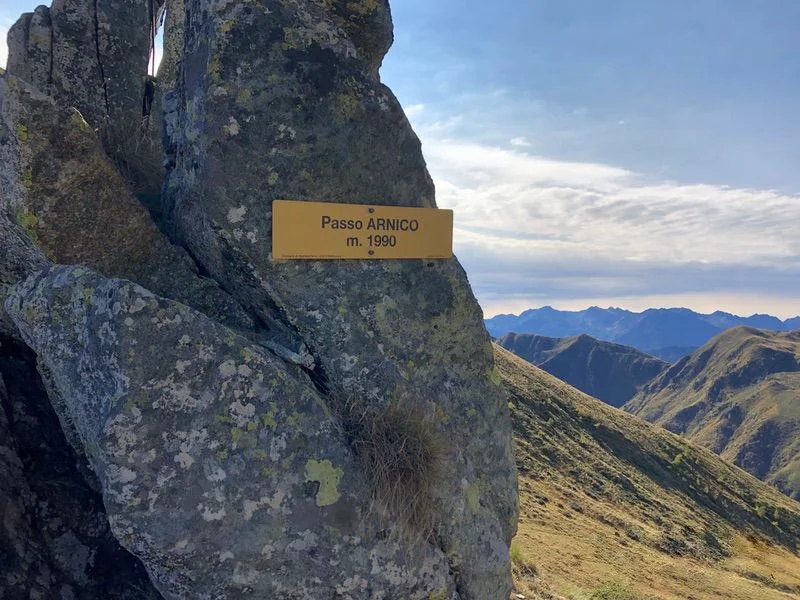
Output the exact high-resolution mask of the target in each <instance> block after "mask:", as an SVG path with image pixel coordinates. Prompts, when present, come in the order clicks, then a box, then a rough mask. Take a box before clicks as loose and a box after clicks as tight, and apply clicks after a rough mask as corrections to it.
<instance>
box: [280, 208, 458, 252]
mask: <svg viewBox="0 0 800 600" xmlns="http://www.w3.org/2000/svg"><path fill="white" fill-rule="evenodd" d="M451 256H453V211H452V210H440V209H436V208H405V207H399V206H378V205H368V204H331V203H328V202H299V201H293V200H275V201H274V202H273V203H272V258H273V259H276V260H281V259H291V258H295V259H298V258H299V259H326V258H350V259H352V258H361V259H376V258H450V257H451Z"/></svg>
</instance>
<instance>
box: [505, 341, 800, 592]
mask: <svg viewBox="0 0 800 600" xmlns="http://www.w3.org/2000/svg"><path fill="white" fill-rule="evenodd" d="M495 353H496V359H497V366H498V369H499V370H500V373H501V375H502V378H503V382H504V385H505V387H506V393H507V397H508V401H509V405H510V407H511V410H512V417H513V420H514V433H515V438H516V442H517V464H518V467H519V470H520V512H521V515H520V526H519V532H518V534H517V537H516V540H515V546H516V547H517V548H518V549H519V552H520V553H521V555H522V556H524V557H525V559H526V560H527V561H528V562H529V563H531V564H532V565H533V566H534V567H535V571H536V573H538V576H525V575H521V574H520V573H519V570H517V571H515V574H516V581H517V586H518V589H519V590H520V593H522V594H524V595H527V596H528V597H530V598H538V597H541V598H548V597H553V598H558V597H563V598H570V597H572V598H580V597H590V598H591V597H592V596H591V593H593V592H587V590H590V591H591V590H595V591H596V590H597V589H598V587H601V586H603V585H604V584H608V585H611V584H610V583H609V582H620V583H621V584H623V585H624V586H625V588H626V589H629V590H630V591H631V592H632V593H636V594H639V595H641V596H642V597H645V598H659V599H671V600H685V599H686V598H690V597H691V598H694V599H696V600H711V599H720V598H730V599H741V600H752V599H754V598H758V599H763V600H779V599H780V600H786V598H789V597H793V595H796V594H798V593H800V558H798V551H800V505H799V504H797V503H796V502H794V501H792V500H791V499H789V498H787V497H786V496H784V495H782V494H780V493H779V492H778V491H777V490H775V489H773V488H771V487H769V486H767V485H764V484H763V483H762V482H759V481H758V480H757V479H755V478H754V477H752V476H750V475H748V474H747V473H745V472H744V471H742V470H740V469H738V468H736V467H734V466H732V465H729V464H727V463H726V462H724V461H723V460H721V459H720V458H719V457H718V456H716V455H714V454H713V453H712V452H710V451H708V450H706V449H704V448H700V447H698V446H695V445H694V444H691V443H689V442H686V441H685V440H682V439H681V438H680V437H678V436H676V435H674V434H672V433H669V432H667V431H664V430H663V429H660V428H658V427H654V426H652V425H650V424H648V423H646V422H644V421H642V420H641V419H638V418H636V417H633V416H631V415H628V414H625V413H623V412H621V411H619V410H616V409H614V408H611V407H609V406H607V405H605V404H603V403H602V402H600V401H598V400H595V399H594V398H590V397H588V396H586V395H584V394H582V393H581V392H579V391H578V390H576V389H574V388H572V387H570V386H568V385H566V384H565V383H563V382H561V381H559V380H557V379H556V378H554V377H552V376H550V375H548V374H546V373H544V372H542V371H541V370H539V369H537V368H536V367H534V366H532V365H530V364H529V363H527V362H525V361H523V360H522V359H520V358H518V357H516V356H514V355H513V354H511V353H510V352H508V351H506V350H504V349H502V348H500V347H496V348H495ZM776 514H777V515H778V519H776V520H775V519H773V518H772V517H773V516H774V515H776ZM536 577H539V578H541V579H537V578H536ZM548 587H549V588H550V589H551V590H554V592H547V591H545V590H546V589H547V588H548ZM601 589H602V587H601ZM547 594H551V595H550V596H548V595H547ZM580 594H584V596H580ZM586 594H588V596H587V595H586Z"/></svg>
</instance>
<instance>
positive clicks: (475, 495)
mask: <svg viewBox="0 0 800 600" xmlns="http://www.w3.org/2000/svg"><path fill="white" fill-rule="evenodd" d="M464 495H465V496H466V498H467V506H469V509H470V510H471V511H472V512H473V513H477V512H479V511H480V509H481V490H480V488H479V487H478V486H477V485H470V486H468V487H467V489H466V490H464Z"/></svg>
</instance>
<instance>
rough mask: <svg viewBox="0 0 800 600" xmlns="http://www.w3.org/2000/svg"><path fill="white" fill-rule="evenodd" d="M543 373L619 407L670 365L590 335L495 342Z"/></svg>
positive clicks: (518, 336) (525, 336) (508, 337)
mask: <svg viewBox="0 0 800 600" xmlns="http://www.w3.org/2000/svg"><path fill="white" fill-rule="evenodd" d="M496 343H497V344H498V345H500V346H502V347H503V348H505V349H506V350H510V351H511V352H513V353H514V354H516V355H517V356H519V357H521V358H523V359H525V360H527V361H528V362H530V363H531V364H533V365H535V366H537V367H539V368H540V369H542V370H543V371H545V372H547V373H550V374H551V375H553V376H555V377H558V378H559V379H560V380H562V381H564V382H566V383H568V384H570V385H571V386H573V387H575V388H577V389H579V390H580V391H582V392H584V393H586V394H589V395H590V396H593V397H595V398H598V399H599V400H602V401H603V402H605V403H606V404H609V405H611V406H614V407H620V406H622V405H623V404H625V402H627V401H628V400H630V399H631V398H632V397H633V396H634V395H635V394H636V392H637V391H638V390H639V389H640V388H641V387H642V386H643V385H644V384H646V383H647V382H649V381H650V380H652V379H653V378H654V377H656V376H657V375H658V374H659V373H660V372H661V371H663V370H664V369H666V368H667V367H669V363H667V362H666V361H663V360H661V359H659V358H655V357H653V356H650V355H648V354H645V353H644V352H641V351H639V350H636V349H635V348H631V347H629V346H624V345H621V344H616V343H613V342H603V341H600V340H597V339H595V338H593V337H591V336H589V335H587V334H585V333H584V334H581V335H579V336H575V337H569V338H551V337H546V336H539V335H535V334H532V333H507V334H505V335H504V336H502V337H501V338H499V339H498V340H497V342H496Z"/></svg>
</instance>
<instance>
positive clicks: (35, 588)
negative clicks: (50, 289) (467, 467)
mask: <svg viewBox="0 0 800 600" xmlns="http://www.w3.org/2000/svg"><path fill="white" fill-rule="evenodd" d="M0 243H2V252H0V303H2V301H4V300H5V296H6V294H7V290H8V287H9V284H13V283H16V282H17V281H18V280H20V279H23V278H25V277H26V276H28V275H30V274H31V273H33V272H35V271H37V270H39V269H42V268H44V267H46V266H47V264H48V263H47V259H46V258H45V256H44V254H43V253H42V252H41V250H40V249H39V248H37V247H36V246H35V244H34V243H33V242H32V241H31V239H30V238H29V237H28V236H27V235H25V233H24V231H23V230H22V229H20V228H19V227H18V226H17V225H16V224H15V223H13V222H11V221H10V220H9V219H8V218H7V216H6V214H5V213H4V212H3V211H1V210H0ZM82 462H83V460H82V459H81V458H80V457H79V456H77V455H76V454H75V452H74V450H73V449H72V448H71V447H70V446H69V445H68V443H67V440H66V438H65V435H64V432H63V431H62V427H61V424H60V423H59V420H58V418H57V417H56V415H55V413H54V412H53V408H52V406H51V404H50V399H49V398H48V395H47V393H46V391H45V386H44V383H43V382H42V380H41V378H40V376H39V374H38V373H37V359H36V355H35V354H34V353H33V352H32V351H31V350H30V349H29V348H27V347H26V346H25V345H24V344H23V343H22V342H21V340H20V336H19V332H18V330H17V328H16V326H15V325H14V324H13V323H12V321H11V320H10V319H9V318H8V316H7V315H6V313H5V311H4V310H3V309H2V306H1V305H0V507H2V508H0V565H2V568H0V597H2V598H4V599H8V600H16V599H23V598H24V599H26V600H28V599H41V600H50V599H59V600H71V599H77V598H87V599H88V598H108V599H110V600H156V599H157V598H158V597H159V596H158V593H157V592H156V590H155V589H154V588H153V587H152V585H151V584H150V581H149V579H148V577H147V574H146V572H145V570H144V568H143V567H142V565H141V563H140V562H139V561H138V560H136V559H135V558H134V557H133V556H131V555H130V554H128V553H127V552H126V551H125V550H123V549H122V548H121V547H120V545H119V543H118V542H117V541H116V539H115V538H114V536H113V535H112V534H111V531H110V528H109V526H108V519H107V517H106V514H105V510H104V508H103V504H102V499H101V497H100V494H99V493H98V491H97V489H98V484H97V483H96V482H94V481H93V476H92V474H91V473H90V472H89V470H88V468H86V467H83V468H82V467H81V464H82Z"/></svg>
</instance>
